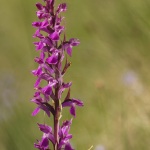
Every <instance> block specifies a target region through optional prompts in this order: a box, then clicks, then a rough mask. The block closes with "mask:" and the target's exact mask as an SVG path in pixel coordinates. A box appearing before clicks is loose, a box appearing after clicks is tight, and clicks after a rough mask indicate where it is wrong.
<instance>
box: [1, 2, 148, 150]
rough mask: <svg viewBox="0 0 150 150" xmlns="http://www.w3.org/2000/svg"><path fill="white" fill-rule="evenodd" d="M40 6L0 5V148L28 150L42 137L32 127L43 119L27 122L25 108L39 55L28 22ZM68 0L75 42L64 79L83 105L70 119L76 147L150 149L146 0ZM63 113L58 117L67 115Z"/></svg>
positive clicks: (68, 19) (29, 107)
mask: <svg viewBox="0 0 150 150" xmlns="http://www.w3.org/2000/svg"><path fill="white" fill-rule="evenodd" d="M39 1H40V0H7V1H2V0H1V5H0V19H1V22H0V150H33V149H34V147H33V143H34V142H35V141H36V139H39V138H40V137H41V132H40V131H39V129H38V127H37V125H36V123H37V122H39V123H42V122H43V120H44V118H43V113H40V114H38V115H37V116H36V117H31V112H32V111H33V109H34V108H35V105H34V104H32V103H31V102H30V99H31V98H32V96H33V93H34V90H33V84H34V82H35V77H33V76H32V75H31V73H30V72H31V70H33V69H35V68H36V64H35V63H34V61H33V59H34V57H35V56H37V55H38V53H37V52H35V48H34V46H33V44H32V42H33V41H34V40H35V39H32V34H33V33H34V31H35V29H34V28H32V26H31V23H32V22H33V21H35V20H37V18H36V15H35V11H36V8H35V6H34V5H35V3H36V2H39ZM60 2H64V0H58V3H60ZM66 2H67V3H68V11H67V12H66V14H65V16H66V26H67V37H68V38H70V37H76V38H79V39H80V41H81V44H80V46H78V47H77V48H74V50H73V57H72V58H71V62H72V67H71V68H70V69H69V70H68V74H67V75H66V81H70V80H71V81H73V86H72V97H76V98H80V99H82V100H83V101H84V105H85V106H84V107H83V108H82V109H81V108H78V109H77V117H76V119H74V120H73V125H72V128H71V133H72V134H73V139H72V144H73V145H74V148H75V149H76V150H87V149H88V148H89V147H90V146H91V145H93V146H94V148H93V150H150V142H149V141H150V1H149V0H93V1H91V0H86V1H85V0H83V1H81V0H66ZM66 112H68V110H67V111H66ZM66 112H65V115H64V118H63V119H65V118H68V119H69V118H70V117H71V116H70V115H67V113H66ZM50 119H52V118H50Z"/></svg>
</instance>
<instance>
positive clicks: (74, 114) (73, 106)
mask: <svg viewBox="0 0 150 150" xmlns="http://www.w3.org/2000/svg"><path fill="white" fill-rule="evenodd" d="M70 114H71V115H73V116H74V117H75V116H76V110H75V105H74V104H72V106H71V107H70Z"/></svg>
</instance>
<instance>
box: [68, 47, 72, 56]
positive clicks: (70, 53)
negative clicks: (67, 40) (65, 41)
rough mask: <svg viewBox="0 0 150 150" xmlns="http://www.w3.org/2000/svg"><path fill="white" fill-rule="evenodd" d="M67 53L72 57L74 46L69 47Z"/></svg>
mask: <svg viewBox="0 0 150 150" xmlns="http://www.w3.org/2000/svg"><path fill="white" fill-rule="evenodd" d="M67 53H68V55H69V56H70V57H71V56H72V46H68V48H67Z"/></svg>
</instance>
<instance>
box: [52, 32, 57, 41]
mask: <svg viewBox="0 0 150 150" xmlns="http://www.w3.org/2000/svg"><path fill="white" fill-rule="evenodd" d="M50 38H51V39H52V40H53V41H58V40H59V33H58V32H53V33H52V34H51V35H50Z"/></svg>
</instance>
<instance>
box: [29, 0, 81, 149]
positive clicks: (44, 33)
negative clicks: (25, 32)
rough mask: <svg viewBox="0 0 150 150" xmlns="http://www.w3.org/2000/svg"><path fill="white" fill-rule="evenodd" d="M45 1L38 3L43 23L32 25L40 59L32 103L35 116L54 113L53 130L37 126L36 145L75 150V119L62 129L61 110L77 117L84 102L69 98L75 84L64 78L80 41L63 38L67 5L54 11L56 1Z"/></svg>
mask: <svg viewBox="0 0 150 150" xmlns="http://www.w3.org/2000/svg"><path fill="white" fill-rule="evenodd" d="M43 1H44V4H42V3H36V7H37V9H38V10H37V11H36V15H37V17H38V18H39V19H40V20H39V21H35V22H33V23H32V26H33V27H35V28H36V31H35V33H34V35H33V37H34V38H38V39H39V41H36V42H34V45H35V47H36V50H37V51H39V56H38V57H35V59H34V61H35V62H36V63H37V64H38V67H37V69H35V70H33V71H32V74H33V75H34V76H36V78H37V79H36V81H35V84H34V88H35V94H34V96H33V98H32V100H31V101H32V102H34V103H35V104H36V108H35V109H34V111H33V112H32V116H35V115H37V114H38V113H39V112H40V111H44V112H45V113H46V114H47V116H48V117H50V115H51V114H52V115H53V117H54V129H53V128H52V127H50V126H48V125H46V124H38V126H39V129H40V131H41V132H43V136H42V138H41V140H37V143H35V144H34V146H35V148H37V149H39V150H51V149H52V148H51V147H50V146H53V147H54V150H62V149H64V150H73V148H72V146H71V144H70V139H71V138H72V135H71V134H70V133H69V131H70V126H71V124H72V120H70V121H64V122H63V124H62V126H60V119H61V116H62V108H64V107H70V113H71V115H73V116H74V117H75V116H76V110H75V108H76V106H83V102H82V101H80V100H78V99H75V98H70V89H71V85H72V82H68V83H65V82H64V81H63V77H64V75H65V73H66V71H67V69H68V68H69V67H70V64H71V63H70V62H68V60H67V58H66V62H63V61H64V58H65V56H66V54H68V55H69V56H72V48H73V47H74V46H78V45H79V43H80V42H79V40H78V39H75V38H71V39H70V40H66V36H65V34H64V35H63V31H64V29H65V27H64V26H63V25H62V20H63V19H64V17H62V16H61V13H62V12H65V11H66V10H67V5H66V3H62V4H59V5H58V6H57V7H56V8H55V0H43ZM62 37H64V38H63V40H62ZM66 89H67V90H68V92H67V95H66V98H65V100H64V101H63V102H61V99H62V97H63V96H62V95H63V93H65V92H64V91H65V90H66ZM50 142H51V143H52V144H50Z"/></svg>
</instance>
